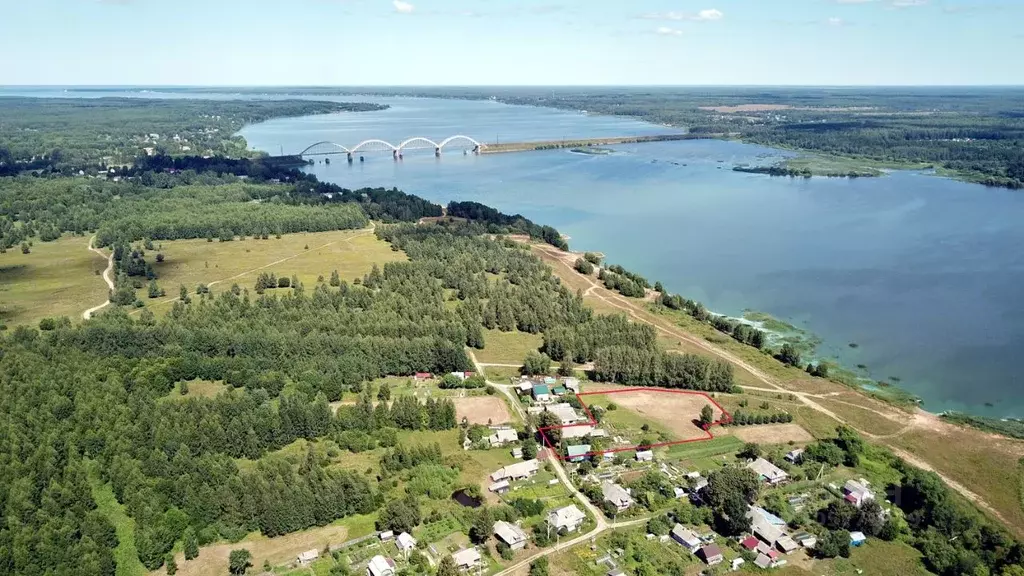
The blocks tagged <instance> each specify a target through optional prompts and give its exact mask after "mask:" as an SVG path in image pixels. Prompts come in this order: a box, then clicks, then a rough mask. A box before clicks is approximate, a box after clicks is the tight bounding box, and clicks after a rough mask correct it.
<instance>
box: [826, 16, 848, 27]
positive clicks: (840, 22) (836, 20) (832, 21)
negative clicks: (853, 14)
mask: <svg viewBox="0 0 1024 576" xmlns="http://www.w3.org/2000/svg"><path fill="white" fill-rule="evenodd" d="M843 24H846V22H843V19H842V18H836V17H835V16H833V17H831V18H829V19H828V25H829V26H842V25H843Z"/></svg>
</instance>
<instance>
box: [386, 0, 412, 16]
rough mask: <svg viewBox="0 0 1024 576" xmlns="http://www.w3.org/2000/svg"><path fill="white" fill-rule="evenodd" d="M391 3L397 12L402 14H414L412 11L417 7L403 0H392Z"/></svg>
mask: <svg viewBox="0 0 1024 576" xmlns="http://www.w3.org/2000/svg"><path fill="white" fill-rule="evenodd" d="M391 3H392V4H393V5H394V6H395V12H398V13H400V14H412V11H413V10H415V9H416V7H415V6H413V5H412V4H409V3H408V2H403V1H402V0H391Z"/></svg>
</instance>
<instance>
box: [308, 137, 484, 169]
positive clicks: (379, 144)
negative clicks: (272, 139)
mask: <svg viewBox="0 0 1024 576" xmlns="http://www.w3.org/2000/svg"><path fill="white" fill-rule="evenodd" d="M454 146H459V147H461V148H462V149H463V150H471V151H472V152H473V153H474V154H479V153H480V151H481V150H483V149H484V148H486V147H487V145H486V144H484V143H482V142H478V141H476V140H475V139H474V138H471V137H469V136H464V135H462V134H456V135H455V136H449V137H448V138H445V139H444V140H441V141H440V142H434V141H433V140H431V139H430V138H425V137H423V136H414V137H412V138H409V139H407V140H403V141H402V142H400V143H398V144H392V143H391V142H387V141H385V140H379V139H377V138H371V139H369V140H363V141H362V142H360V143H358V144H356V145H355V146H353V147H351V148H349V147H347V146H344V145H341V144H337V143H335V142H327V141H324V142H317V143H316V144H313V145H311V146H308V147H307V148H306V149H305V150H303V151H302V152H300V153H299V156H301V157H302V158H309V157H310V156H331V155H334V154H345V155H346V156H347V157H348V161H349V162H351V161H352V155H353V154H358V153H359V152H391V155H392V156H393V157H394V158H395V159H398V158H401V157H402V154H403V153H404V152H405V151H406V150H430V149H433V150H434V155H435V156H440V155H441V151H442V150H444V148H445V147H454ZM360 160H362V156H360Z"/></svg>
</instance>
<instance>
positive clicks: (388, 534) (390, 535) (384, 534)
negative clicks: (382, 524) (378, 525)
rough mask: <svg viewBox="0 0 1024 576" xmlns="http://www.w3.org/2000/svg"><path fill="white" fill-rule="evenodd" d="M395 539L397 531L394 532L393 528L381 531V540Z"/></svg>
mask: <svg viewBox="0 0 1024 576" xmlns="http://www.w3.org/2000/svg"><path fill="white" fill-rule="evenodd" d="M394 539H395V533H394V532H392V531H391V530H385V531H384V532H381V533H380V541H381V542H387V541H389V540H394Z"/></svg>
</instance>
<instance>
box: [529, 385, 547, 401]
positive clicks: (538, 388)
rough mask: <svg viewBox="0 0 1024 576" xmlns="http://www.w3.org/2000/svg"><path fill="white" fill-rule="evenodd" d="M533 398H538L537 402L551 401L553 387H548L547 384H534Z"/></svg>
mask: <svg viewBox="0 0 1024 576" xmlns="http://www.w3.org/2000/svg"><path fill="white" fill-rule="evenodd" d="M533 399H534V400H536V401H537V402H550V401H551V389H550V388H548V385H547V384H534V385H533Z"/></svg>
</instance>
